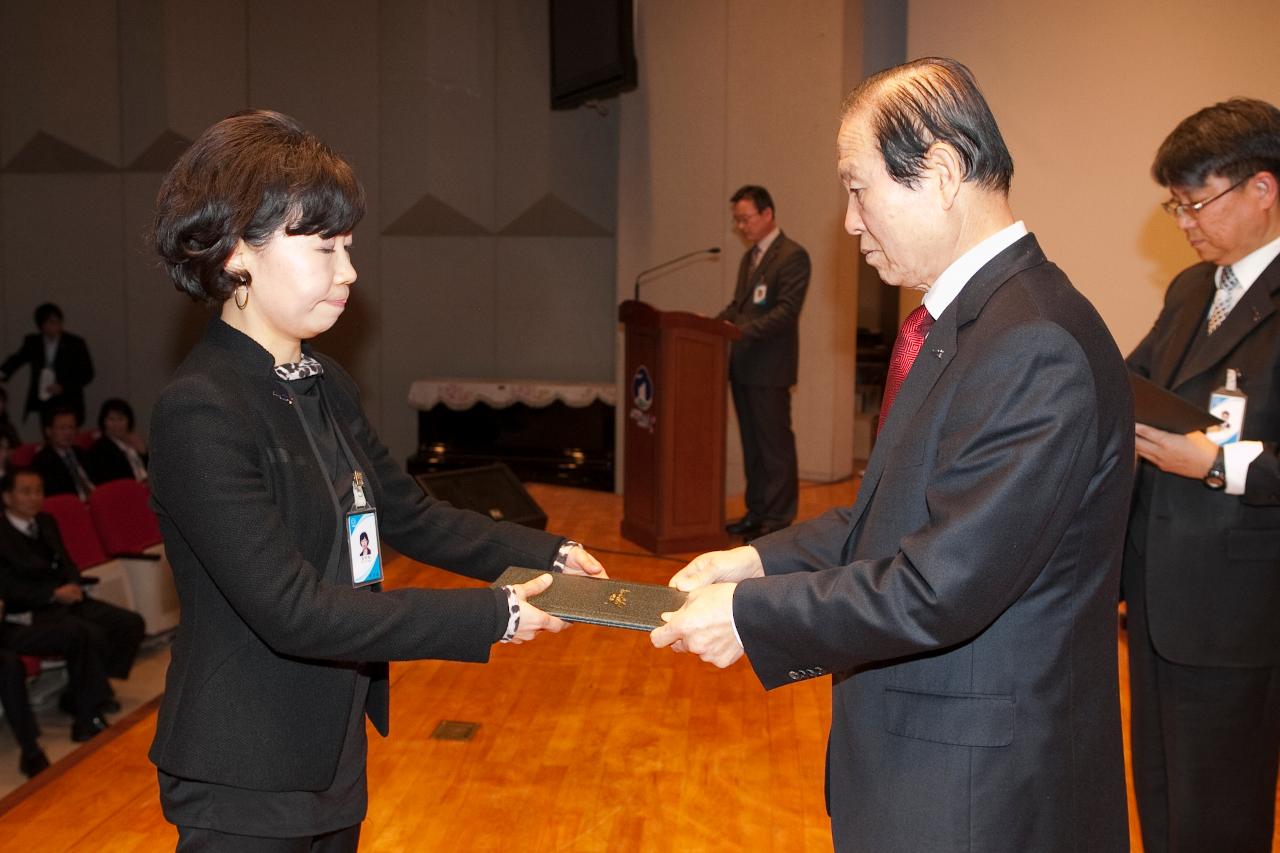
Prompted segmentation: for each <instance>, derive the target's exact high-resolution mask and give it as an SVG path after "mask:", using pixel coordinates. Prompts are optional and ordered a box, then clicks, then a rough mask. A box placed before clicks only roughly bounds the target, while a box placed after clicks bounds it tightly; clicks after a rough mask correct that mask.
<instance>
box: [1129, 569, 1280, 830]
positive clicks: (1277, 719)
mask: <svg viewBox="0 0 1280 853" xmlns="http://www.w3.org/2000/svg"><path fill="white" fill-rule="evenodd" d="M1129 557H1130V558H1131V559H1132V558H1133V557H1134V555H1133V554H1132V553H1130V554H1129ZM1142 592H1143V590H1126V600H1127V601H1128V626H1129V693H1130V697H1131V707H1132V718H1131V721H1130V730H1131V734H1132V738H1133V783H1134V790H1135V793H1136V796H1137V800H1138V815H1139V818H1140V820H1141V824H1142V844H1143V848H1144V849H1145V850H1146V853H1201V851H1203V853H1219V851H1226V850H1230V851H1232V853H1250V851H1257V853H1269V851H1270V850H1271V836H1272V832H1273V831H1274V830H1273V825H1274V821H1275V802H1276V771H1277V762H1278V759H1280V667H1262V668H1243V667H1241V668H1232V667H1201V666H1185V665H1182V664H1177V663H1173V662H1171V661H1168V660H1165V659H1164V658H1162V657H1160V655H1158V654H1157V653H1156V651H1155V648H1154V647H1153V646H1152V644H1151V639H1150V634H1149V633H1148V631H1147V617H1146V608H1145V605H1144V603H1143V601H1142V595H1141V593H1142Z"/></svg>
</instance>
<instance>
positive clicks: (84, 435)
mask: <svg viewBox="0 0 1280 853" xmlns="http://www.w3.org/2000/svg"><path fill="white" fill-rule="evenodd" d="M100 435H102V433H100V432H98V428H97V427H94V428H93V429H82V430H80V431H79V432H78V433H76V438H75V446H76V447H78V448H80V449H81V450H88V449H89V448H90V447H93V443H94V442H95V441H97V440H98V436H100Z"/></svg>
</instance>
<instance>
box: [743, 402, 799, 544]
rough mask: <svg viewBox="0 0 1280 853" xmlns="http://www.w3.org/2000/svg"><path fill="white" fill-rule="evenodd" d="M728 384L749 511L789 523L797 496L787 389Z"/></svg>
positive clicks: (751, 514) (794, 511)
mask: <svg viewBox="0 0 1280 853" xmlns="http://www.w3.org/2000/svg"><path fill="white" fill-rule="evenodd" d="M730 384H731V386H732V388H733V408H734V410H735V411H736V412H737V413H738V431H739V433H740V434H741V436H742V460H743V467H744V468H745V469H746V474H747V516H748V517H751V518H755V519H759V520H761V521H773V522H781V523H786V524H790V523H791V522H792V521H794V520H795V517H796V506H797V504H798V503H799V497H800V480H799V476H798V474H797V464H796V436H795V433H793V432H792V431H791V389H790V388H787V387H784V386H776V387H775V386H764V385H742V384H739V383H737V382H733V383H730Z"/></svg>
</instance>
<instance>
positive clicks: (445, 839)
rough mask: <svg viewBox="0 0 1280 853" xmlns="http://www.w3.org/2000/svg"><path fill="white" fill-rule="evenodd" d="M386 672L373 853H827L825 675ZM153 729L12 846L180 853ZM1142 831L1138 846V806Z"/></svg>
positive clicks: (109, 754) (91, 754) (814, 506)
mask: <svg viewBox="0 0 1280 853" xmlns="http://www.w3.org/2000/svg"><path fill="white" fill-rule="evenodd" d="M854 488H855V486H854V484H853V483H849V482H846V483H838V484H833V485H828V486H813V487H806V488H804V489H802V500H801V515H802V517H807V516H811V515H816V514H817V513H818V512H820V511H821V510H822V509H824V508H825V507H827V506H830V505H832V504H835V503H841V502H845V503H847V502H850V501H852V499H853V495H854ZM529 491H530V492H531V493H532V494H533V495H534V497H535V498H536V499H537V501H538V502H539V504H541V505H542V507H543V508H544V509H545V510H546V511H547V514H548V516H549V517H550V526H551V529H553V530H557V531H559V532H564V533H568V534H572V535H574V536H575V537H576V538H578V539H580V540H582V541H584V542H585V543H587V545H588V547H590V548H591V550H592V551H593V552H594V553H596V554H597V556H599V557H600V558H601V559H602V560H603V561H604V562H605V564H606V565H607V566H608V568H609V570H610V572H611V573H612V574H613V575H614V576H616V577H625V578H630V579H635V580H642V581H652V582H665V581H666V579H667V578H668V577H669V576H670V575H671V574H672V573H673V572H674V571H675V570H676V569H678V568H679V567H680V566H681V565H683V560H676V559H663V558H656V557H653V556H650V555H647V554H643V553H641V552H640V550H639V549H638V548H637V547H636V546H634V545H631V544H630V543H628V542H625V541H624V540H622V539H621V538H620V537H619V536H618V533H617V528H618V520H619V518H620V515H621V499H620V498H618V497H616V496H613V495H605V494H601V493H598V492H587V491H580V490H575V489H564V488H556V487H549V486H532V487H530V489H529ZM732 509H734V508H733V507H731V511H732ZM738 509H740V507H738ZM388 574H389V576H390V577H391V578H393V579H395V583H396V585H399V584H404V585H408V584H423V585H430V586H463V585H469V584H471V583H472V582H470V581H464V580H462V579H458V578H455V577H454V576H452V575H448V574H445V573H443V572H439V571H436V570H434V569H430V568H426V567H423V566H419V565H418V564H415V563H412V562H410V561H408V560H406V559H404V558H397V559H395V560H393V561H392V562H391V563H390V565H389V572H388ZM1120 639H1121V645H1120V647H1119V651H1120V653H1121V668H1122V684H1123V683H1124V682H1125V680H1126V679H1127V673H1125V672H1124V654H1123V634H1121V638H1120ZM391 677H392V680H393V682H394V690H393V692H392V723H391V737H390V738H388V739H385V740H384V739H382V738H380V737H378V736H377V734H376V733H374V732H372V730H370V758H369V786H370V808H369V816H368V819H367V820H366V821H365V824H364V829H363V835H362V842H361V851H362V853H371V851H387V852H388V853H390V851H434V850H449V851H456V850H463V851H473V850H474V851H487V850H494V851H498V850H501V851H507V850H511V849H538V850H546V851H562V850H564V851H650V850H679V851H727V850H752V851H767V850H776V851H806V850H830V849H831V836H830V831H829V828H828V823H827V817H826V813H825V810H824V808H823V801H822V779H823V760H824V751H825V742H826V733H827V729H828V726H829V722H830V682H829V680H828V679H819V680H814V681H808V682H803V683H800V684H796V685H792V686H788V687H786V688H783V689H780V690H775V691H773V692H771V693H765V692H764V690H763V689H762V688H761V687H760V684H759V682H758V681H757V680H756V679H755V677H754V676H753V675H752V673H751V671H750V667H749V665H748V664H747V663H746V661H745V660H744V661H740V662H739V663H738V664H736V665H734V666H733V667H731V668H729V669H728V670H724V671H720V670H716V669H714V668H712V667H710V666H707V665H705V664H702V663H700V662H699V661H697V660H696V659H694V658H692V657H690V656H688V655H675V654H671V653H669V652H658V651H656V650H654V649H653V648H652V647H651V646H650V644H649V640H648V637H647V636H646V635H645V634H643V633H640V632H631V631H618V630H610V629H605V628H595V627H591V626H584V625H577V626H574V627H572V628H571V629H570V630H568V631H567V632H565V633H563V634H561V635H559V636H544V637H542V638H540V639H538V640H537V641H535V642H534V643H531V644H526V645H522V646H498V647H496V648H495V650H494V654H493V658H492V660H491V662H490V663H489V664H488V665H487V666H479V665H472V664H457V663H444V662H435V661H422V662H415V663H401V664H393V665H392V669H391ZM1123 695H1124V691H1123V690H1122V696H1123ZM1123 710H1124V713H1125V717H1126V719H1127V716H1128V708H1127V704H1126V705H1125V707H1124V708H1123ZM441 720H457V721H466V722H474V723H479V725H480V727H479V730H478V732H477V734H476V736H475V737H474V738H473V739H472V740H471V741H470V742H465V743H463V742H447V741H438V740H432V739H431V738H430V737H429V735H430V734H431V732H432V730H433V729H435V727H436V725H437V724H438V723H439V722H440V721H441ZM154 731H155V707H154V703H153V704H152V705H151V706H148V707H144V708H142V709H139V711H137V712H135V713H134V714H133V715H131V716H130V717H129V718H127V719H125V720H121V721H120V722H118V723H117V724H116V725H114V726H112V728H111V729H110V730H108V732H107V733H105V734H104V735H102V736H100V737H99V738H96V739H95V740H94V741H92V742H91V743H90V744H87V745H86V746H85V747H84V748H82V749H81V750H80V751H79V752H77V753H75V754H73V755H72V756H70V757H68V758H66V759H63V760H62V761H60V762H58V763H57V764H56V765H55V766H54V768H53V769H52V770H50V771H47V772H46V773H45V774H43V775H42V776H40V777H39V778H37V779H36V780H35V781H33V782H31V783H28V784H27V785H25V786H24V787H23V788H20V789H19V790H18V791H15V792H14V793H13V794H11V795H9V796H8V797H6V798H4V799H3V800H0V849H3V850H15V851H33V853H34V851H50V853H52V852H53V851H94V853H97V851H103V850H107V851H111V853H128V851H157V850H166V849H168V850H171V849H172V848H173V845H174V842H175V840H176V837H177V836H176V833H175V832H174V831H173V829H172V828H171V827H170V826H169V825H168V824H166V823H165V822H164V819H163V817H162V816H161V814H160V807H159V803H158V802H157V795H156V781H155V771H154V768H153V767H152V766H151V764H150V763H148V761H147V759H146V751H147V747H148V746H149V745H150V742H151V738H152V736H153V734H154ZM1130 826H1131V835H1133V843H1134V847H1133V849H1134V850H1135V851H1139V850H1140V849H1141V846H1140V843H1139V842H1138V840H1137V834H1136V827H1137V821H1136V817H1135V816H1134V815H1133V812H1132V796H1131V797H1130ZM1275 849H1276V850H1280V845H1278V846H1277V847H1276V848H1275Z"/></svg>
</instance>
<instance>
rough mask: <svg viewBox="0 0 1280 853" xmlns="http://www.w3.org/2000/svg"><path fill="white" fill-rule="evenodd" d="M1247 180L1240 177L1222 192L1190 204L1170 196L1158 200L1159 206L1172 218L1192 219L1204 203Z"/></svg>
mask: <svg viewBox="0 0 1280 853" xmlns="http://www.w3.org/2000/svg"><path fill="white" fill-rule="evenodd" d="M1249 177H1253V176H1252V175H1250V176H1249ZM1247 180H1249V178H1241V179H1240V180H1238V181H1236V182H1235V183H1234V184H1232V185H1231V186H1229V187H1227V188H1226V189H1225V190H1223V191H1222V192H1220V193H1218V194H1217V195H1215V196H1214V197H1213V198H1206V199H1205V200H1204V201H1197V202H1195V203H1194V204H1190V203H1185V204H1184V203H1183V202H1180V201H1178V200H1177V199H1174V198H1171V199H1169V200H1168V201H1162V202H1160V206H1161V207H1162V208H1164V212H1165V213H1167V214H1169V215H1170V216H1172V217H1173V218H1174V219H1177V218H1178V217H1180V216H1189V217H1191V218H1192V219H1195V218H1196V217H1198V216H1199V215H1200V211H1202V210H1204V207H1205V205H1207V204H1212V203H1213V202H1215V201H1217V200H1218V199H1220V198H1222V197H1223V196H1224V195H1226V194H1227V193H1229V192H1231V191H1232V190H1234V189H1236V188H1237V187H1239V186H1241V185H1242V184H1243V183H1244V182H1245V181H1247Z"/></svg>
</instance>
